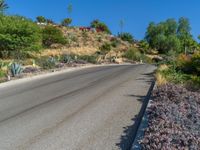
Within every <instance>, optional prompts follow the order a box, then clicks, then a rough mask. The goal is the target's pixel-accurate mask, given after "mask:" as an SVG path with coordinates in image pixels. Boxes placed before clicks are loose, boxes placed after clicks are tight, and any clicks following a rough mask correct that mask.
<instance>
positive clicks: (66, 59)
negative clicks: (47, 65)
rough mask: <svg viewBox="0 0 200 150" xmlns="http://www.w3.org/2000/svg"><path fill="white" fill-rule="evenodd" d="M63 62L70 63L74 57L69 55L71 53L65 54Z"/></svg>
mask: <svg viewBox="0 0 200 150" xmlns="http://www.w3.org/2000/svg"><path fill="white" fill-rule="evenodd" d="M61 62H62V63H66V64H69V63H71V62H72V57H71V56H69V55H63V56H62V58H61Z"/></svg>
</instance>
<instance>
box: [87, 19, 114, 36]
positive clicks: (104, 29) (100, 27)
mask: <svg viewBox="0 0 200 150" xmlns="http://www.w3.org/2000/svg"><path fill="white" fill-rule="evenodd" d="M90 26H91V27H92V28H96V30H97V31H101V32H105V33H108V34H111V31H110V29H109V28H108V26H107V25H106V24H105V23H103V22H101V21H99V20H94V21H92V22H91V25H90Z"/></svg>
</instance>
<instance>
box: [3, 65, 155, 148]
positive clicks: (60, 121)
mask: <svg viewBox="0 0 200 150" xmlns="http://www.w3.org/2000/svg"><path fill="white" fill-rule="evenodd" d="M154 69H155V67H154V66H152V65H119V66H117V65H116V66H101V67H92V68H87V69H80V70H76V71H72V72H68V73H59V74H57V75H54V76H49V77H46V78H37V79H33V80H28V81H25V82H18V83H15V84H8V85H7V86H1V85H0V150H117V149H127V148H128V147H129V146H130V145H131V142H132V141H131V138H130V134H133V133H134V123H135V121H136V119H137V117H136V116H137V115H138V113H139V112H140V109H141V106H142V102H143V100H144V96H145V95H146V94H147V92H148V89H149V87H150V84H151V80H152V75H151V74H150V73H152V72H153V70H154Z"/></svg>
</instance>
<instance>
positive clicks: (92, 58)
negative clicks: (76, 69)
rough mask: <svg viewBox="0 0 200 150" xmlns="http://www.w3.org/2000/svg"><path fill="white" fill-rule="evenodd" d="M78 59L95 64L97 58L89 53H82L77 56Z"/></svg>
mask: <svg viewBox="0 0 200 150" xmlns="http://www.w3.org/2000/svg"><path fill="white" fill-rule="evenodd" d="M78 59H79V60H84V61H86V62H89V63H92V64H96V63H97V58H96V56H89V55H83V56H79V57H78Z"/></svg>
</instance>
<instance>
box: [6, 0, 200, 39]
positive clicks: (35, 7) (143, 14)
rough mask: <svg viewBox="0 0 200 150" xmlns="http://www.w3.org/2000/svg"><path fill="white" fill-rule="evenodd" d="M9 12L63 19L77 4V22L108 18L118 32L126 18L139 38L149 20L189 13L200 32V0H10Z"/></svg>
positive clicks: (128, 28) (74, 15) (84, 23)
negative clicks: (68, 10) (68, 7)
mask: <svg viewBox="0 0 200 150" xmlns="http://www.w3.org/2000/svg"><path fill="white" fill-rule="evenodd" d="M7 3H8V4H9V6H10V8H9V10H8V11H7V13H8V14H18V15H22V16H26V17H28V18H31V19H35V17H36V16H39V15H42V16H45V17H47V18H50V19H52V20H54V21H55V22H60V21H61V20H62V19H63V18H66V17H68V16H69V15H68V13H67V5H68V4H69V3H71V4H72V5H73V11H72V14H71V17H72V18H73V25H75V26H89V24H90V22H91V21H92V20H94V19H100V20H102V21H104V22H105V23H106V24H107V25H108V26H109V27H110V29H111V31H112V32H113V33H114V34H117V33H118V32H119V31H120V26H119V21H120V20H124V23H125V25H124V31H126V32H130V33H132V34H133V36H134V37H135V38H136V39H143V37H144V35H145V31H146V28H147V26H148V24H149V22H151V21H154V22H160V21H163V20H165V19H167V18H175V19H178V18H179V17H182V16H184V17H187V18H189V19H190V23H191V26H192V34H193V35H194V37H195V38H196V37H197V36H198V35H199V34H200V0H70V1H69V0H7Z"/></svg>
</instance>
